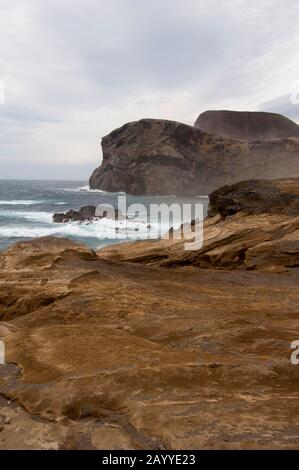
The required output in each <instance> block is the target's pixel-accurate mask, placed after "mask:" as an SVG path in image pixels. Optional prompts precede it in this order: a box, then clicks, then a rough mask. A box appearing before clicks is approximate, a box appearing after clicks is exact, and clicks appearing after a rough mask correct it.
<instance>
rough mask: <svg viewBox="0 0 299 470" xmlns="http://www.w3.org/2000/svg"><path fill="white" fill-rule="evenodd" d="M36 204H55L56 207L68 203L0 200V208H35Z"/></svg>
mask: <svg viewBox="0 0 299 470" xmlns="http://www.w3.org/2000/svg"><path fill="white" fill-rule="evenodd" d="M36 204H54V205H55V206H61V205H62V206H63V205H65V204H66V203H65V202H63V201H58V202H57V201H53V200H52V201H51V200H43V201H41V200H40V201H37V200H34V201H33V200H24V199H13V200H11V201H10V200H0V206H34V205H36Z"/></svg>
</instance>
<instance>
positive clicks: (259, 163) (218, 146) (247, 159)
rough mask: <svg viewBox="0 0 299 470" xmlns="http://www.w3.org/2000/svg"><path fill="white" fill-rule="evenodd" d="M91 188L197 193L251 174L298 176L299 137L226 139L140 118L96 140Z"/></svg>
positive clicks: (184, 194)
mask: <svg viewBox="0 0 299 470" xmlns="http://www.w3.org/2000/svg"><path fill="white" fill-rule="evenodd" d="M102 148H103V162H102V165H101V166H100V167H99V168H97V169H96V170H95V171H94V173H93V174H92V176H91V178H90V187H91V189H101V190H104V191H109V192H118V191H124V192H126V193H128V194H134V195H142V194H150V195H172V194H175V195H177V196H197V195H206V194H209V193H210V192H212V191H214V190H215V189H217V188H219V187H220V186H223V185H226V184H234V183H237V182H239V181H241V180H246V179H256V178H268V179H270V178H271V179H272V178H285V177H291V176H299V138H286V139H280V140H275V141H270V142H263V141H258V142H248V141H241V140H232V139H228V138H222V137H219V136H215V135H211V134H208V133H206V132H204V131H202V130H200V129H197V128H195V127H192V126H187V125H185V124H181V123H179V122H173V121H165V120H159V119H142V120H141V121H138V122H132V123H129V124H125V125H124V126H123V127H121V128H120V129H117V130H115V131H113V132H111V134H109V135H108V136H106V137H104V138H103V140H102Z"/></svg>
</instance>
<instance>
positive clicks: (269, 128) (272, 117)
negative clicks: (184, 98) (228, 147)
mask: <svg viewBox="0 0 299 470" xmlns="http://www.w3.org/2000/svg"><path fill="white" fill-rule="evenodd" d="M194 125H195V127H198V129H201V130H203V131H204V132H208V133H210V134H215V135H218V136H222V137H227V138H230V139H241V140H248V141H255V140H274V139H284V138H287V137H299V126H298V124H296V123H295V122H293V121H291V120H290V119H288V118H286V117H285V116H282V115H281V114H275V113H266V112H248V111H205V112H204V113H202V114H200V115H199V117H198V118H197V120H196V122H195V124H194Z"/></svg>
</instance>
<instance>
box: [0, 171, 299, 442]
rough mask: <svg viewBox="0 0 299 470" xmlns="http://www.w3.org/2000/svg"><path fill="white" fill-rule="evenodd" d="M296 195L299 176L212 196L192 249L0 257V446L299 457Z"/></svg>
mask: <svg viewBox="0 0 299 470" xmlns="http://www.w3.org/2000/svg"><path fill="white" fill-rule="evenodd" d="M298 197H299V180H298V179H281V180H278V181H272V182H269V181H249V182H244V183H241V184H238V185H235V186H230V187H224V188H221V189H219V190H218V191H216V192H215V193H214V194H212V195H211V206H210V212H209V217H208V218H207V219H206V221H205V223H204V246H203V248H202V249H201V250H198V251H197V252H186V251H184V250H183V245H182V244H183V240H175V239H168V240H166V239H165V240H160V241H148V242H146V241H145V242H136V243H127V244H120V245H117V246H114V247H110V248H107V249H103V250H100V251H99V252H97V253H95V252H94V251H92V250H91V249H89V248H87V247H85V246H83V245H79V244H76V243H74V242H71V241H69V240H65V239H57V238H41V239H36V240H34V241H30V242H24V243H18V244H16V245H14V246H13V247H11V248H9V249H7V250H6V251H4V252H2V253H0V338H1V339H2V340H3V341H4V342H5V347H6V365H3V366H0V403H1V412H0V419H1V421H0V448H1V449H7V448H14V449H18V448H27V449H29V448H36V449H196V448H202V449H269V448H280V449H294V448H298V447H299V435H298V423H297V410H298V406H299V405H298V403H299V392H298V388H297V382H298V379H299V366H294V365H292V364H291V363H290V355H291V352H292V351H291V349H290V344H291V342H292V341H293V340H295V339H298V334H299V329H298V328H299V319H298V302H299V289H298V283H299V269H298V268H299V258H298V256H299V217H298ZM298 411H299V410H298Z"/></svg>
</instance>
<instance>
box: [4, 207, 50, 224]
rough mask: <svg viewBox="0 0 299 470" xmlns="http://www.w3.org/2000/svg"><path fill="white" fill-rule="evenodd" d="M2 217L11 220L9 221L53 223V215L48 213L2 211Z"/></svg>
mask: <svg viewBox="0 0 299 470" xmlns="http://www.w3.org/2000/svg"><path fill="white" fill-rule="evenodd" d="M0 216H1V217H5V218H9V219H14V218H18V219H26V220H32V221H40V222H46V223H52V214H51V213H50V212H46V211H36V212H29V211H26V212H25V211H14V210H1V209H0Z"/></svg>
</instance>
